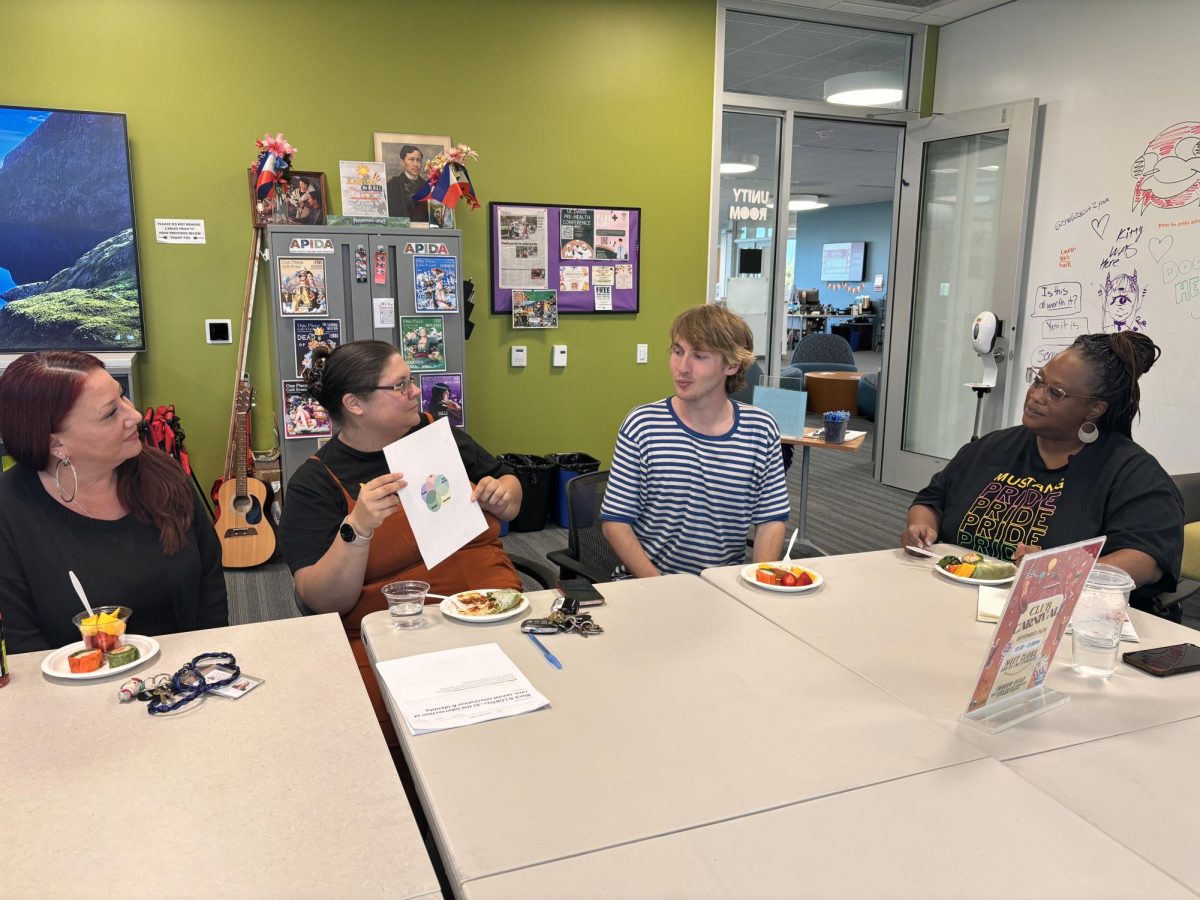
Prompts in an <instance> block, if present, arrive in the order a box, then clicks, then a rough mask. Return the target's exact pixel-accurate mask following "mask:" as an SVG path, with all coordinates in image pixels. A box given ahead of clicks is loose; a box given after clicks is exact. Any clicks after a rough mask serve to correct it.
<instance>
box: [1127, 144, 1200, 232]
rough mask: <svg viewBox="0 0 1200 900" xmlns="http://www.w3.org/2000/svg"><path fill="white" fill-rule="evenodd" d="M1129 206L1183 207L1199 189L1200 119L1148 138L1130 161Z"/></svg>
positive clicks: (1143, 208)
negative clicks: (1131, 190)
mask: <svg viewBox="0 0 1200 900" xmlns="http://www.w3.org/2000/svg"><path fill="white" fill-rule="evenodd" d="M1130 174H1131V175H1132V176H1133V178H1134V179H1136V180H1135V182H1134V185H1133V209H1135V210H1138V207H1139V206H1140V207H1141V209H1140V210H1138V212H1140V213H1145V212H1146V207H1147V206H1149V205H1150V204H1152V203H1153V204H1154V205H1155V206H1157V207H1160V208H1162V209H1176V208H1178V207H1180V206H1187V205H1188V204H1189V203H1191V202H1192V201H1193V200H1194V199H1196V194H1197V192H1198V191H1200V122H1179V123H1178V124H1175V125H1172V126H1171V127H1170V128H1168V129H1166V130H1165V131H1162V132H1160V133H1159V134H1157V135H1156V136H1155V137H1153V138H1151V140H1150V143H1149V144H1147V145H1146V149H1145V150H1143V151H1142V155H1141V156H1139V157H1138V158H1137V159H1136V160H1134V162H1133V167H1132V168H1131V170H1130Z"/></svg>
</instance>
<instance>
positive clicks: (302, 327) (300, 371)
mask: <svg viewBox="0 0 1200 900" xmlns="http://www.w3.org/2000/svg"><path fill="white" fill-rule="evenodd" d="M295 325H296V377H297V378H303V377H304V373H305V372H307V371H308V370H309V369H311V368H312V354H313V350H315V349H316V347H317V345H318V344H328V345H329V349H330V350H336V349H337V348H338V346H340V345H341V343H342V320H341V319H297V320H296V322H295Z"/></svg>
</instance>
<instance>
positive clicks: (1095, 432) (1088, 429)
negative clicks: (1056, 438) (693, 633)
mask: <svg viewBox="0 0 1200 900" xmlns="http://www.w3.org/2000/svg"><path fill="white" fill-rule="evenodd" d="M1099 439H1100V429H1099V428H1097V427H1096V423H1095V422H1093V421H1092V420H1091V419H1084V420H1083V424H1082V425H1080V426H1079V440H1080V441H1081V442H1082V443H1084V444H1094V443H1096V441H1098V440H1099Z"/></svg>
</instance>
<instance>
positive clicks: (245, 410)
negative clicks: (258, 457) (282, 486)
mask: <svg viewBox="0 0 1200 900" xmlns="http://www.w3.org/2000/svg"><path fill="white" fill-rule="evenodd" d="M252 405H253V394H252V392H251V390H250V384H249V383H248V382H247V381H245V380H244V379H243V380H242V381H241V383H240V384H239V385H238V391H237V400H236V403H235V409H236V417H237V429H236V435H235V443H236V446H235V448H234V454H233V464H234V475H235V477H234V478H233V479H231V480H228V481H226V482H225V483H224V484H222V485H221V488H220V491H219V492H218V494H217V502H218V503H219V504H220V507H221V514H220V516H219V517H218V518H217V524H216V529H217V537H218V539H220V541H221V561H222V563H224V565H225V567H226V568H227V569H246V568H249V567H250V566H257V565H259V564H261V563H264V562H266V561H267V560H268V559H270V558H271V557H272V556H273V555H274V554H275V532H274V530H273V529H272V528H271V524H270V522H268V521H267V515H266V505H267V486H266V485H265V484H263V483H262V482H261V481H259V480H258V479H257V478H250V477H249V476H247V474H246V456H247V454H246V446H247V436H246V435H247V431H248V429H249V424H248V423H249V419H250V407H251V406H252Z"/></svg>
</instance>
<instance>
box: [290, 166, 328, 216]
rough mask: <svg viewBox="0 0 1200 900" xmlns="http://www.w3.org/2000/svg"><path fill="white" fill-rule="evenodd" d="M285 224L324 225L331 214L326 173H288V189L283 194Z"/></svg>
mask: <svg viewBox="0 0 1200 900" xmlns="http://www.w3.org/2000/svg"><path fill="white" fill-rule="evenodd" d="M283 208H284V210H285V211H286V213H285V218H284V224H287V225H324V224H325V216H326V215H327V214H328V212H329V191H328V189H327V188H326V187H325V173H324V172H297V171H296V170H295V169H291V170H289V171H288V173H287V188H286V189H285V190H284V192H283Z"/></svg>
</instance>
